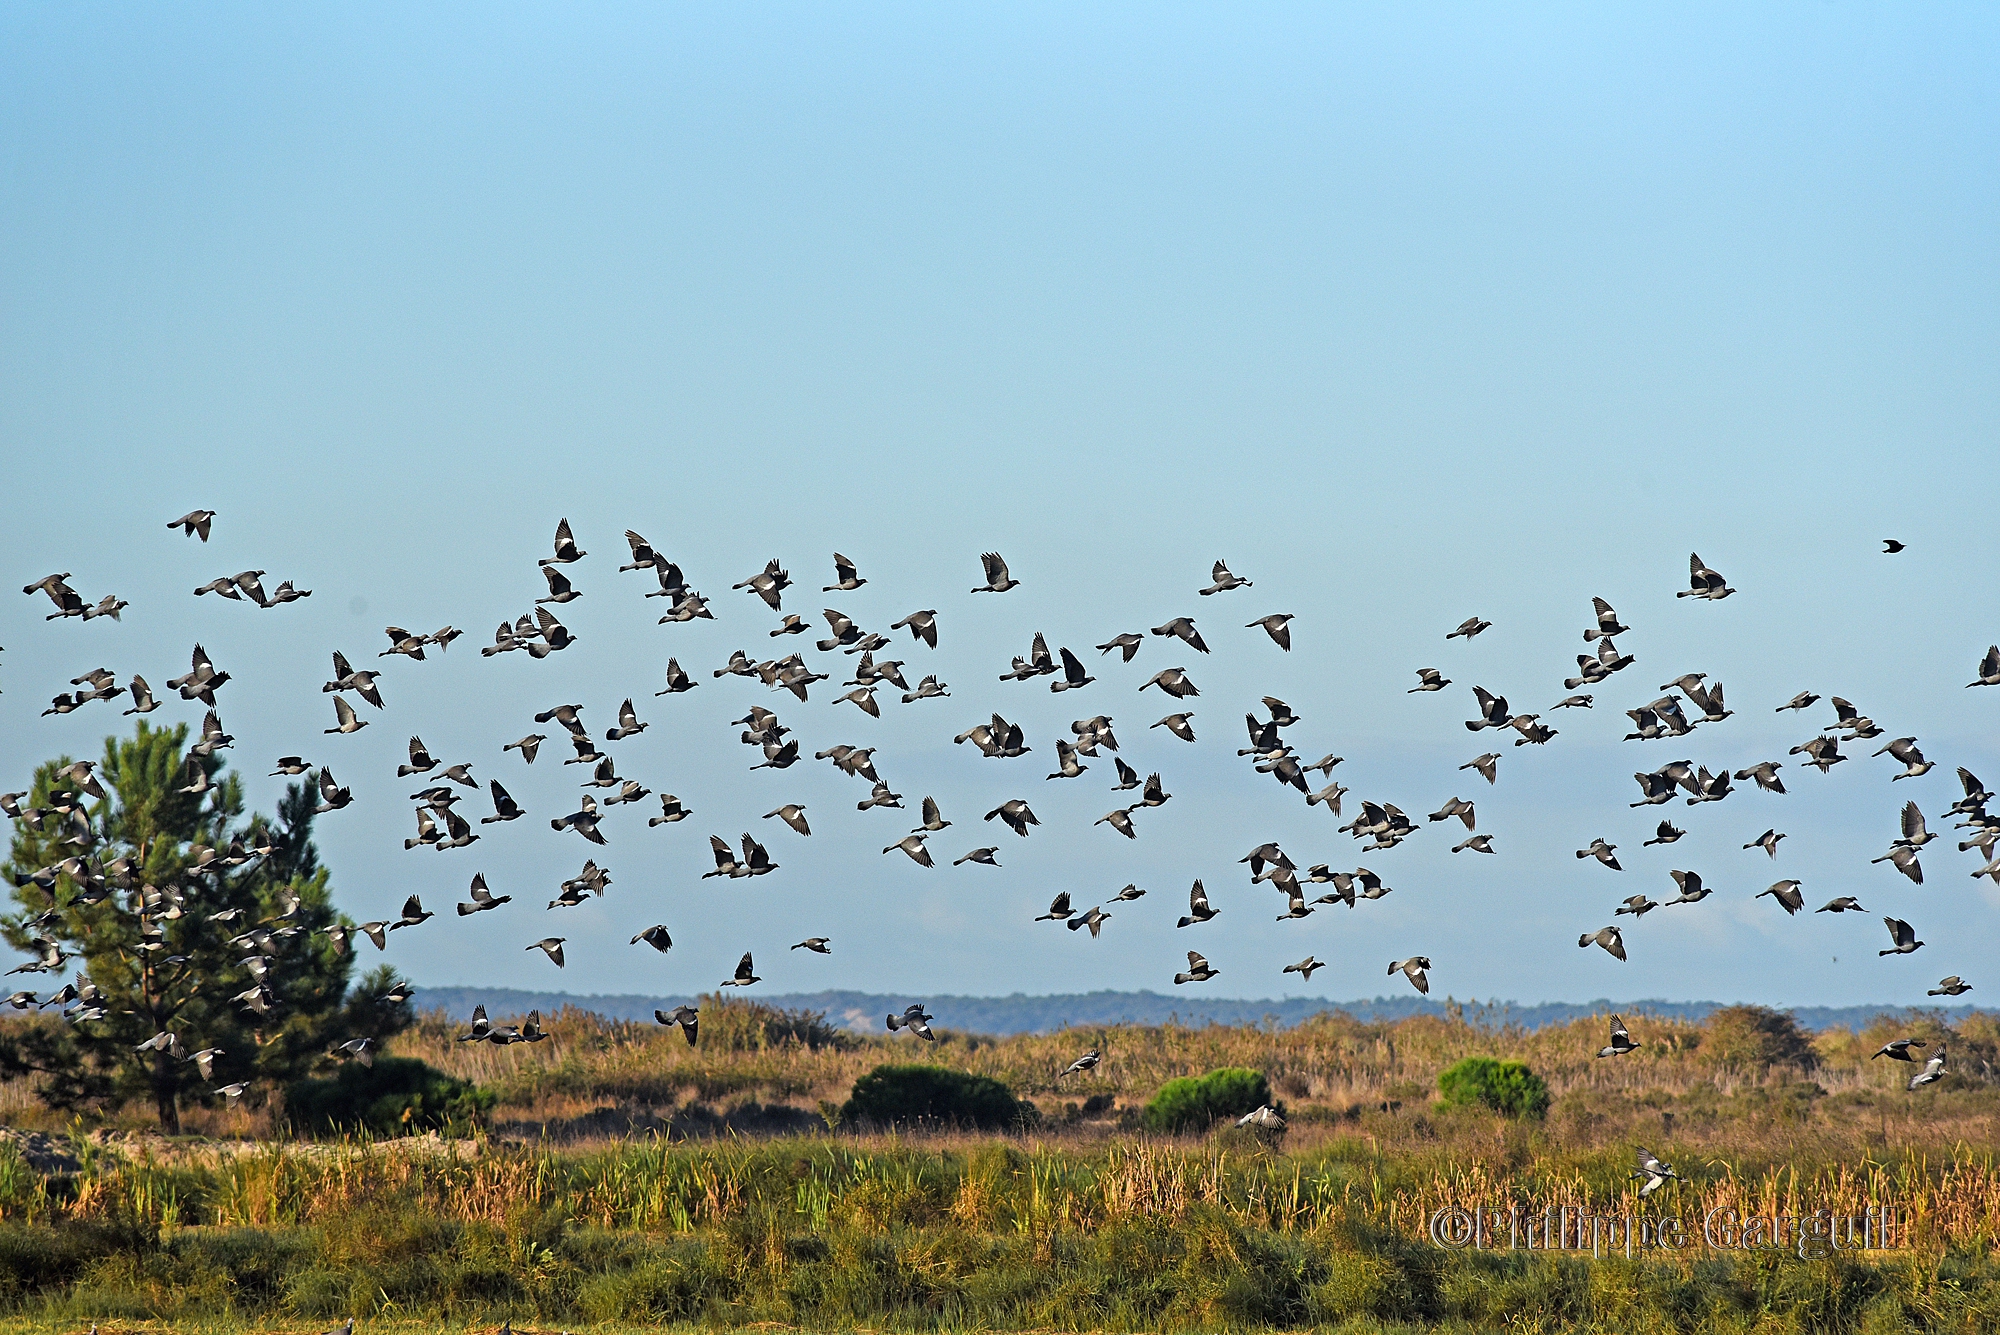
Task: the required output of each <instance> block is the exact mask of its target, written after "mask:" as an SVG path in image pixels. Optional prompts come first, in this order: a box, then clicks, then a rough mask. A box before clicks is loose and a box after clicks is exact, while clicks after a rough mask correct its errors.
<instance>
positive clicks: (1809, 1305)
mask: <svg viewBox="0 0 2000 1335" xmlns="http://www.w3.org/2000/svg"><path fill="white" fill-rule="evenodd" d="M10 1154H11V1151H8V1150H0V1182H4V1183H5V1184H6V1185H7V1191H6V1194H5V1196H4V1198H0V1276H4V1278H0V1283H3V1284H4V1285H5V1286H6V1287H5V1289H4V1293H0V1297H4V1300H5V1301H6V1302H7V1303H8V1304H10V1305H11V1306H12V1307H13V1309H14V1310H15V1311H16V1312H20V1313H39V1314H42V1315H44V1316H54V1315H64V1314H70V1315H75V1316H77V1317H79V1318H81V1317H85V1316H88V1317H91V1318H93V1319H104V1318H116V1317H127V1318H136V1317H142V1316H144V1317H154V1318H159V1319H166V1320H173V1319H187V1318H193V1317H196V1316H201V1315H204V1314H206V1315H210V1316H215V1315H231V1314H233V1315H236V1316H240V1317H245V1318H255V1317H263V1318H271V1319H276V1318H283V1317H290V1318H297V1319H313V1320H319V1319H326V1320H332V1319H335V1318H337V1317H339V1316H342V1315H346V1314H350V1313H355V1314H360V1315H364V1316H368V1317H371V1318H396V1317H402V1318H411V1319H415V1318H422V1319H427V1320H433V1321H448V1322H454V1323H456V1322H464V1321H471V1320H475V1319H478V1320H487V1319H491V1320H495V1321H497V1320H498V1319H499V1318H500V1317H502V1316H507V1317H511V1318H513V1319H515V1320H518V1321H532V1320H545V1321H556V1322H580V1321H593V1320H594V1321H633V1322H647V1321H684V1322H697V1323H711V1324H740V1323H746V1322H751V1321H763V1320H770V1321H779V1322H785V1323H793V1324H805V1325H809V1326H816V1327H817V1326H824V1325H837V1326H838V1325H851V1324H855V1323H868V1324H877V1325H887V1326H890V1327H893V1328H899V1329H935V1328H952V1327H959V1326H965V1325H975V1326H982V1327H1015V1326H1023V1327H1056V1328H1062V1329H1076V1328H1092V1327H1111V1328H1119V1329H1139V1328H1161V1327H1179V1328H1222V1327H1244V1328H1255V1327H1265V1326H1296V1325H1301V1324H1312V1323H1315V1322H1324V1323H1329V1324H1332V1323H1336V1322H1341V1321H1347V1320H1350V1319H1356V1318H1366V1319H1385V1320H1387V1319H1394V1320H1402V1321H1415V1322H1425V1323H1432V1322H1438V1321H1449V1320H1460V1321H1468V1322H1472V1323H1473V1324H1474V1325H1475V1326H1477V1327H1479V1328H1484V1327H1485V1323H1488V1322H1491V1323H1494V1324H1499V1323H1501V1322H1503V1321H1511V1322H1512V1323H1513V1325H1514V1326H1515V1327H1516V1328H1520V1329H1548V1330H1576V1329H1604V1330H1628V1331H1629V1330H1690V1331H1692V1330H1702V1331H1708V1330H1746V1331H1747V1330H1753V1329H1755V1330H1771V1329H1826V1330H1843V1329H1856V1330H1858V1329H1861V1328H1862V1324H1861V1323H1863V1322H1864V1320H1874V1321H1877V1322H1878V1323H1879V1322H1884V1321H1893V1322H1894V1323H1895V1324H1889V1325H1884V1326H1881V1328H1884V1329H1952V1330H1983V1329H1992V1328H1994V1324H1993V1323H1995V1322H2000V1267H1996V1266H1995V1265H1994V1257H1993V1249H1994V1245H1995V1241H1996V1238H1995V1229H1996V1221H2000V1171H1996V1165H1995V1162H1994V1159H1993V1156H1992V1154H1991V1153H1990V1151H1985V1150H1974V1149H1971V1148H1969V1147H1962V1148H1961V1149H1960V1150H1958V1151H1957V1152H1956V1153H1955V1154H1954V1155H1952V1156H1951V1157H1950V1158H1949V1159H1946V1160H1942V1161H1940V1160H1934V1159H1930V1158H1928V1157H1926V1156H1925V1155H1923V1154H1920V1153H1916V1152H1910V1153H1906V1154H1903V1155H1900V1156H1897V1157H1895V1158H1893V1159H1881V1160H1867V1161H1863V1162H1861V1163H1858V1164H1851V1165H1850V1164H1844V1163H1817V1164H1810V1165H1793V1166H1787V1167H1782V1168H1773V1169H1769V1170H1766V1171H1762V1172H1758V1173H1755V1174H1744V1173H1741V1172H1738V1171H1736V1170H1735V1169H1734V1167H1733V1166H1732V1165H1730V1164H1727V1163H1717V1164H1702V1163H1699V1162H1696V1161H1694V1160H1692V1159H1688V1160H1685V1161H1684V1162H1683V1165H1682V1168H1683V1171H1684V1172H1685V1173H1687V1175H1688V1178H1689V1180H1688V1182H1687V1183H1686V1184H1684V1185H1683V1186H1682V1187H1680V1188H1678V1189H1670V1190H1677V1192H1678V1194H1677V1195H1676V1196H1674V1197H1672V1198H1670V1200H1669V1201H1668V1202H1667V1203H1666V1205H1667V1206H1669V1207H1670V1208H1672V1209H1674V1210H1675V1211H1677V1212H1678V1213H1680V1214H1682V1215H1683V1216H1687V1215H1693V1214H1701V1213H1705V1212H1706V1211H1707V1210H1709V1209H1713V1208H1716V1207H1718V1206H1728V1207H1733V1208H1737V1209H1739V1210H1743V1211H1751V1210H1757V1211H1770V1210H1773V1209H1799V1208H1805V1209H1808V1210H1809V1209H1814V1208H1832V1209H1835V1210H1846V1211H1853V1212H1856V1213H1858V1212H1859V1211H1860V1210H1861V1209H1863V1208H1865V1206H1866V1205H1867V1204H1868V1203H1876V1204H1881V1203H1893V1204H1895V1205H1897V1206H1898V1207H1899V1208H1900V1209H1901V1210H1903V1211H1905V1212H1907V1215H1908V1217H1909V1218H1910V1219H1911V1221H1912V1225H1913V1227H1912V1230H1911V1240H1912V1242H1913V1244H1914V1245H1913V1246H1912V1248H1911V1249H1910V1250H1908V1251H1907V1252H1901V1253H1876V1254H1871V1255H1870V1256H1869V1257H1867V1258H1855V1257H1852V1256H1844V1257H1835V1258H1829V1259H1826V1260H1815V1261H1798V1260H1795V1259H1791V1258H1774V1257H1770V1256H1763V1257H1755V1258H1752V1257H1743V1256H1731V1255H1710V1256H1699V1255H1689V1256H1682V1257H1671V1258H1665V1259H1662V1258H1660V1257H1657V1256H1656V1257H1651V1258H1647V1259H1642V1260H1639V1261H1633V1262H1626V1261H1624V1260H1622V1259H1616V1258H1614V1259H1611V1260H1608V1261H1605V1262H1603V1263H1601V1264H1600V1265H1598V1266H1597V1267H1595V1268H1591V1267H1589V1266H1587V1265H1585V1264H1584V1263H1582V1262H1580V1261H1576V1260H1573V1259H1552V1258H1547V1257H1536V1258H1527V1257H1520V1256H1511V1257H1510V1256H1506V1255H1484V1256H1482V1255H1473V1254H1446V1253H1442V1252H1439V1251H1437V1250H1436V1249H1434V1248H1431V1247H1429V1246H1428V1245H1427V1244H1426V1243H1425V1242H1424V1236H1425V1226H1426V1221H1427V1219H1428V1216H1429V1214H1430V1212H1431V1211H1432V1210H1434V1209H1436V1208H1438V1207H1440V1206H1443V1205H1448V1204H1477V1205H1484V1206H1488V1207H1491V1206H1496V1205H1498V1206H1502V1207H1504V1205H1505V1204H1506V1203H1507V1202H1508V1201H1509V1200H1520V1201H1522V1202H1523V1203H1526V1204H1532V1205H1533V1206H1534V1208H1537V1209H1539V1208H1540V1207H1541V1206H1542V1205H1545V1204H1558V1205H1559V1204H1568V1205H1571V1206H1584V1207H1589V1208H1591V1209H1594V1210H1596V1211H1599V1212H1604V1211H1607V1210H1608V1211H1610V1212H1619V1211H1623V1210H1635V1211H1636V1210H1638V1209H1640V1208H1641V1207H1640V1206H1639V1204H1638V1202H1636V1201H1635V1200H1634V1198H1633V1196H1632V1194H1631V1186H1630V1183H1629V1182H1628V1181H1627V1180H1626V1179H1625V1164H1624V1160H1623V1156H1622V1155H1617V1154H1610V1153H1607V1154H1602V1155H1595V1156H1545V1157H1534V1158H1530V1159H1529V1160H1527V1161H1526V1162H1523V1163H1520V1164H1518V1165H1511V1166H1510V1165H1509V1163H1508V1162H1507V1161H1506V1160H1505V1158H1504V1157H1501V1156H1495V1157H1492V1158H1486V1159H1475V1160H1468V1161H1460V1162H1452V1161H1446V1160H1443V1159H1435V1160H1431V1161H1428V1162H1409V1161H1405V1160H1403V1159H1400V1158H1399V1157H1397V1156H1393V1155H1389V1154H1385V1153H1383V1152H1382V1151H1380V1150H1379V1149H1376V1148H1371V1147H1370V1146H1369V1145H1368V1144H1367V1143H1366V1141H1365V1140H1361V1139H1357V1138H1353V1137H1349V1138H1345V1139H1341V1140H1337V1141H1334V1142H1332V1143H1328V1144H1326V1145H1323V1146H1322V1147H1321V1148H1319V1149H1317V1150H1314V1151H1310V1152H1305V1153H1295V1154H1289V1155H1287V1154H1276V1153H1271V1152H1268V1151H1266V1150H1264V1149H1261V1148H1258V1147H1255V1146H1254V1144H1246V1145H1245V1146H1243V1147H1242V1148H1231V1147H1230V1146H1229V1145H1228V1144H1227V1143H1226V1141H1225V1142H1220V1143H1219V1142H1217V1141H1213V1140H1211V1141H1208V1142H1171V1141H1160V1140H1146V1139H1135V1140H1131V1141H1127V1142H1123V1143H1118V1144H1113V1145H1109V1146H1105V1147H1102V1148H1099V1149H1094V1150H1086V1149H1079V1148H1077V1147H1074V1146H1070V1147H1064V1146H1059V1145H1054V1144H1050V1143H1047V1142H1039V1141H1036V1140H1034V1139H1031V1138H1019V1139H1009V1138H987V1139H979V1138H971V1137H951V1136H944V1137H933V1138H920V1139H917V1140H906V1139H895V1138H887V1137H878V1138H873V1139H869V1140H865V1141H855V1140H852V1139H847V1138H841V1137H836V1136H832V1135H819V1136H812V1137H800V1138H785V1139H769V1140H762V1141H757V1142H749V1141H731V1140H719V1141H718V1140H709V1141H703V1142H699V1143H694V1142H684V1143H679V1144H669V1143H666V1142H664V1141H662V1140H658V1139H652V1140H648V1141H646V1142H643V1143H634V1144H627V1145H622V1146H615V1147H606V1148H602V1149H597V1150H590V1151H576V1150H568V1149H561V1148H558V1147H556V1146H553V1145H548V1144H543V1145H533V1146H515V1147H501V1146H493V1145H490V1144H489V1145H486V1146H483V1147H480V1150H479V1152H477V1153H470V1154H468V1153H454V1152H450V1151H449V1150H448V1148H442V1147H439V1146H438V1145H437V1144H436V1143H435V1142H428V1141H420V1142H416V1143H411V1142H401V1143H397V1142H387V1143H382V1144H372V1143H370V1142H368V1141H365V1140H358V1139H350V1140H346V1141H342V1142H338V1143H330V1144H324V1145H318V1146H306V1147H299V1146H276V1145H274V1146H269V1147H265V1148H262V1149H258V1150H255V1151H251V1152H245V1153H228V1152H222V1151H214V1150H212V1151H208V1152H201V1151H177V1152H175V1153H172V1154H169V1155H145V1154H139V1155H135V1156H132V1157H121V1156H106V1157H104V1158H102V1159H100V1160H99V1161H98V1162H97V1163H95V1164H93V1165H91V1166H90V1167H88V1168H87V1169H86V1170H85V1171H83V1172H81V1173H79V1174H77V1175H75V1176H74V1177H73V1178H69V1179H35V1178H34V1175H31V1174H22V1173H19V1172H16V1171H11V1170H10V1169H9V1168H8V1166H7V1164H6V1162H5V1161H6V1159H7V1158H8V1156H9V1155H10ZM1651 1204H1652V1207H1653V1208H1656V1209H1657V1208H1662V1203H1661V1202H1658V1201H1655V1202H1653V1203H1651ZM1829 1285H1831V1286H1832V1287H1831V1288H1830V1289H1829V1288H1828V1287H1827V1286H1829ZM1828 1293H1831V1294H1832V1295H1833V1297H1832V1298H1831V1299H1828V1298H1827V1296H1826V1295H1827V1294H1828ZM1814 1294H1818V1295H1819V1297H1817V1298H1814V1297H1812V1295H1814ZM1842 1295H1844V1296H1842ZM1829 1302H1830V1303H1831V1305H1830V1306H1829V1305H1828V1304H1829ZM1815 1303H1816V1304H1818V1305H1817V1306H1814V1304H1815ZM1812 1313H1817V1315H1815V1316H1813V1319H1812V1320H1811V1321H1801V1320H1797V1319H1796V1318H1798V1317H1800V1315H1801V1314H1812ZM1871 1313H1872V1314H1873V1315H1872V1316H1871V1315H1870V1314H1871ZM1774 1321H1775V1322H1776V1323H1777V1324H1773V1322H1774ZM1536 1322H1540V1323H1542V1324H1540V1325H1537V1324H1535V1323H1536Z"/></svg>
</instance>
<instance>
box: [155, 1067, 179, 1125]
mask: <svg viewBox="0 0 2000 1335" xmlns="http://www.w3.org/2000/svg"><path fill="white" fill-rule="evenodd" d="M173 1062H174V1059H173V1058H172V1057H171V1056H170V1055H168V1054H167V1053H164V1052H156V1053H154V1054H153V1106H154V1107H155V1108H156V1109H157V1110H158V1111H159V1114H160V1134H162V1135H167V1136H178V1135H179V1134H180V1133H181V1109H180V1100H179V1098H178V1097H177V1095H178V1094H179V1087H180V1081H179V1080H178V1079H177V1078H176V1073H175V1071H174V1066H173Z"/></svg>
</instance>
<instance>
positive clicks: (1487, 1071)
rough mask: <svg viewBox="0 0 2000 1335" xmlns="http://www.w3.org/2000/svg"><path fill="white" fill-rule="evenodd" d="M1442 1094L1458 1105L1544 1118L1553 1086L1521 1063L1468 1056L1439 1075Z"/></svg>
mask: <svg viewBox="0 0 2000 1335" xmlns="http://www.w3.org/2000/svg"><path fill="white" fill-rule="evenodd" d="M1438 1093H1439V1094H1441V1095H1442V1096H1443V1097H1444V1101H1445V1102H1446V1103H1447V1104H1450V1105H1452V1106H1454V1107H1462V1108H1475V1107H1479V1108H1491V1109H1492V1110H1493V1111H1495V1112H1498V1113H1505V1114H1506V1115H1507V1116H1509V1117H1540V1116H1541V1115H1542V1114H1543V1113H1545V1112H1547V1111H1548V1110H1549V1087H1548V1086H1547V1085H1545V1084H1543V1083H1542V1078H1541V1077H1540V1076H1538V1075H1536V1074H1535V1073H1534V1072H1533V1071H1531V1070H1529V1069H1528V1068H1527V1067H1526V1066H1525V1065H1523V1064H1522V1063H1520V1062H1503V1061H1495V1060H1494V1059H1493V1058H1491V1057H1467V1058H1466V1059H1465V1060H1464V1061H1462V1062H1459V1063H1458V1064H1457V1065H1456V1066H1453V1067H1451V1068H1449V1069H1448V1070H1446V1071H1444V1072H1443V1073H1441V1074H1440V1075H1439V1076H1438Z"/></svg>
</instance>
